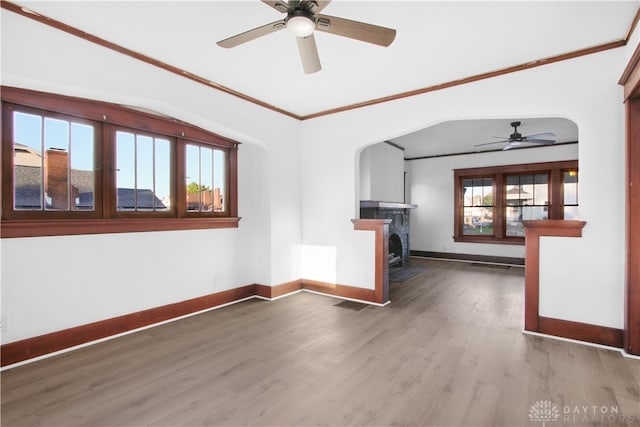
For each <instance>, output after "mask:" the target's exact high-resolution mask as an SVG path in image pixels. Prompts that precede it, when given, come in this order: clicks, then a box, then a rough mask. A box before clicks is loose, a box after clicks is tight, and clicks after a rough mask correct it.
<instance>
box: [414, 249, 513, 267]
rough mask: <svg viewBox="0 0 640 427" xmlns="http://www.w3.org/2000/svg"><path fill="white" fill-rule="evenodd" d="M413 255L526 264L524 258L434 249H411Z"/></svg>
mask: <svg viewBox="0 0 640 427" xmlns="http://www.w3.org/2000/svg"><path fill="white" fill-rule="evenodd" d="M409 254H410V255H411V256H416V257H423V258H439V259H453V260H458V261H470V262H485V263H489V264H508V265H518V266H523V265H524V258H516V257H504V256H491V255H475V254H459V253H453V252H432V251H410V252H409Z"/></svg>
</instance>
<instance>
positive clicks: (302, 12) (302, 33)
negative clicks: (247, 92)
mask: <svg viewBox="0 0 640 427" xmlns="http://www.w3.org/2000/svg"><path fill="white" fill-rule="evenodd" d="M261 1H262V2H263V3H265V4H266V5H268V6H271V7H272V8H274V9H275V10H277V11H278V12H281V13H285V14H286V15H287V16H286V17H285V18H283V19H280V20H278V21H275V22H272V23H270V24H266V25H262V26H260V27H257V28H254V29H252V30H249V31H245V32H244V33H240V34H237V35H235V36H232V37H229V38H227V39H224V40H220V41H219V42H218V46H221V47H225V48H232V47H235V46H238V45H240V44H242V43H246V42H249V41H251V40H255V39H257V38H258V37H262V36H266V35H268V34H271V33H274V32H276V31H279V30H282V29H283V28H286V29H287V30H289V32H291V33H292V34H293V35H294V36H295V37H296V40H297V42H298V51H299V52H300V59H301V60H302V67H303V68H304V72H305V73H306V74H310V73H315V72H316V71H320V68H321V67H320V57H319V55H318V48H317V46H316V40H315V38H314V36H313V32H314V30H317V31H323V32H325V33H330V34H335V35H338V36H343V37H348V38H351V39H355V40H360V41H363V42H368V43H373V44H376V45H379V46H384V47H386V46H389V45H390V44H391V43H392V42H393V40H394V39H395V37H396V30H393V29H391V28H385V27H379V26H377V25H372V24H366V23H364V22H358V21H351V20H349V19H344V18H337V17H335V16H329V15H322V14H320V12H321V11H322V9H324V8H325V7H326V6H327V5H328V4H329V3H330V2H331V0H289V1H288V2H286V1H284V0H261Z"/></svg>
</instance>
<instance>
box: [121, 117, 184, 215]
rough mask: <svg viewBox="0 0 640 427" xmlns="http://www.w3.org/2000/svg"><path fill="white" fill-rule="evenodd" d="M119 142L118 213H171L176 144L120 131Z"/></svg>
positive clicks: (167, 140)
mask: <svg viewBox="0 0 640 427" xmlns="http://www.w3.org/2000/svg"><path fill="white" fill-rule="evenodd" d="M115 142H116V190H117V191H116V210H117V211H118V212H167V211H169V210H170V209H171V196H172V194H171V193H172V192H171V152H172V151H173V145H174V144H173V141H170V140H169V139H167V138H159V137H153V136H150V135H145V134H140V133H134V132H125V131H121V130H119V131H117V132H116V138H115Z"/></svg>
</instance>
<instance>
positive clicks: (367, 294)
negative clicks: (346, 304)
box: [302, 279, 377, 303]
mask: <svg viewBox="0 0 640 427" xmlns="http://www.w3.org/2000/svg"><path fill="white" fill-rule="evenodd" d="M302 287H303V289H304V290H307V291H314V292H317V293H321V294H329V295H332V296H336V297H341V298H346V299H352V300H358V301H363V302H369V303H377V301H376V298H375V291H374V290H373V289H365V288H358V287H355V286H347V285H337V284H332V283H326V282H320V281H317V280H309V279H302Z"/></svg>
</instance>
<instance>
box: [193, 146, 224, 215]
mask: <svg viewBox="0 0 640 427" xmlns="http://www.w3.org/2000/svg"><path fill="white" fill-rule="evenodd" d="M224 165H225V153H224V151H222V150H217V149H214V148H210V147H206V146H202V145H194V144H187V162H186V170H187V176H186V182H187V212H193V213H195V212H198V213H201V212H225V210H226V209H225V193H226V185H225V167H224Z"/></svg>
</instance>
